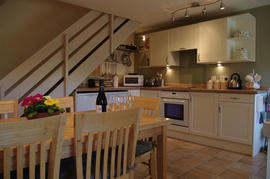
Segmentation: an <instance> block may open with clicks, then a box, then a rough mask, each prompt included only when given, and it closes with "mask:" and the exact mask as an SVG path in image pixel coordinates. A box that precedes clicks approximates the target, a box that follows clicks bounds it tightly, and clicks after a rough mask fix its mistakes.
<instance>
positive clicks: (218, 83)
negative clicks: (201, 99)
mask: <svg viewBox="0 0 270 179" xmlns="http://www.w3.org/2000/svg"><path fill="white" fill-rule="evenodd" d="M214 87H215V89H220V81H219V80H216V81H215V84H214Z"/></svg>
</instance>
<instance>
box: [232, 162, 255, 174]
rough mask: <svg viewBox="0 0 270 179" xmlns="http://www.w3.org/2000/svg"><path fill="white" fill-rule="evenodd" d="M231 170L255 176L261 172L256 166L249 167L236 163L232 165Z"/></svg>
mask: <svg viewBox="0 0 270 179" xmlns="http://www.w3.org/2000/svg"><path fill="white" fill-rule="evenodd" d="M229 169H230V170H231V171H234V172H236V173H239V174H243V175H248V176H253V175H256V173H258V172H259V170H260V168H259V167H257V166H255V165H249V164H245V163H242V162H235V163H233V164H232V165H230V167H229Z"/></svg>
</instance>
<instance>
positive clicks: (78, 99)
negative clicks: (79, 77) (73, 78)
mask: <svg viewBox="0 0 270 179" xmlns="http://www.w3.org/2000/svg"><path fill="white" fill-rule="evenodd" d="M97 95H98V92H82V93H81V92H77V93H76V94H75V111H76V112H79V111H89V110H96V99H97ZM105 95H106V97H107V99H108V98H109V97H111V96H127V95H128V91H117V92H105Z"/></svg>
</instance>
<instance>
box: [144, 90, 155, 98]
mask: <svg viewBox="0 0 270 179" xmlns="http://www.w3.org/2000/svg"><path fill="white" fill-rule="evenodd" d="M141 96H142V97H147V98H159V91H158V90H141Z"/></svg>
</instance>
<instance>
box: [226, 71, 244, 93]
mask: <svg viewBox="0 0 270 179" xmlns="http://www.w3.org/2000/svg"><path fill="white" fill-rule="evenodd" d="M228 88H229V89H241V88H242V82H241V79H240V75H239V74H238V73H233V74H232V76H231V80H230V81H229V83H228Z"/></svg>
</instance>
